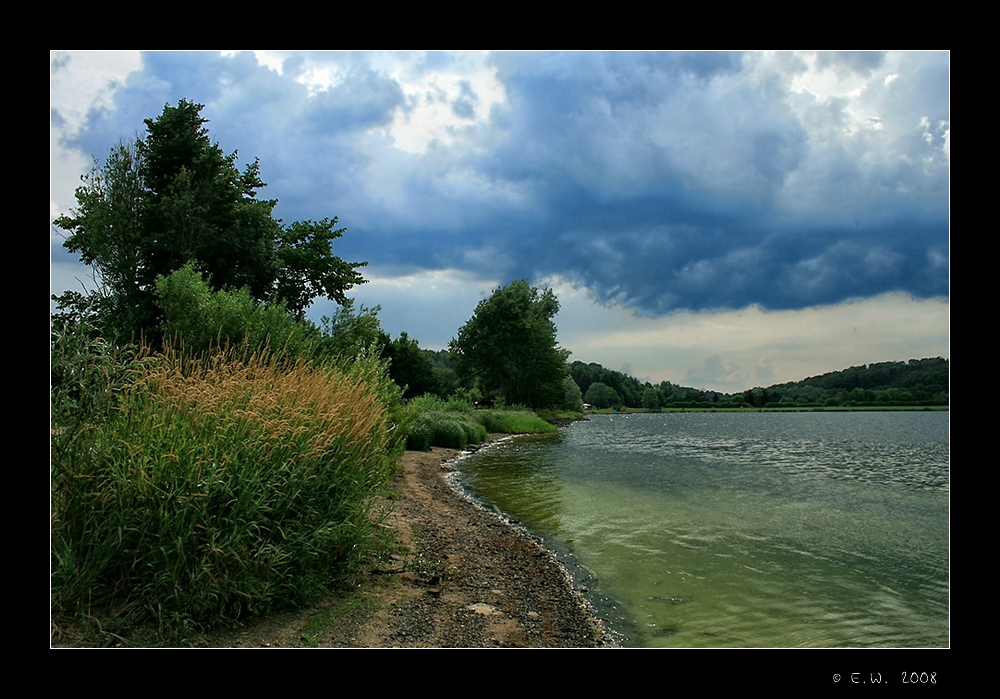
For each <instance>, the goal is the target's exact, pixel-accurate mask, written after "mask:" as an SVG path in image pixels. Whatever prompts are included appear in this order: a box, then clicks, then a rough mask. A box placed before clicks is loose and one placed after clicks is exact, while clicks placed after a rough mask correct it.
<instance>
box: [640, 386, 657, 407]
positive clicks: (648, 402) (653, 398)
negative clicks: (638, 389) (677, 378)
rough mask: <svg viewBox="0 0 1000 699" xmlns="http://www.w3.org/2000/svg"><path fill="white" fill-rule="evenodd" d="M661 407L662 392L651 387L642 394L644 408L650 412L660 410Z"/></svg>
mask: <svg viewBox="0 0 1000 699" xmlns="http://www.w3.org/2000/svg"><path fill="white" fill-rule="evenodd" d="M660 405H661V403H660V392H659V391H657V390H656V389H655V388H653V387H652V386H650V387H649V388H647V389H646V390H645V391H643V392H642V407H644V408H648V409H649V410H659V409H660Z"/></svg>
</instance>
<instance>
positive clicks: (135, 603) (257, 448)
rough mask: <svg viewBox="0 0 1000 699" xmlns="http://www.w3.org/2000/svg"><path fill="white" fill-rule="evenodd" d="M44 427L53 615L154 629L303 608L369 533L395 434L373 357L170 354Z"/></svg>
mask: <svg viewBox="0 0 1000 699" xmlns="http://www.w3.org/2000/svg"><path fill="white" fill-rule="evenodd" d="M132 374H133V376H132V378H131V380H130V382H129V384H128V385H127V386H126V387H125V388H124V389H123V390H122V391H121V395H120V396H119V397H118V398H117V400H116V402H115V403H114V407H113V408H112V409H110V410H108V411H107V412H106V414H103V415H100V416H97V417H94V418H93V419H92V420H91V421H90V422H88V424H85V425H75V426H74V425H62V426H57V427H56V429H54V430H53V434H52V444H51V469H52V471H51V511H52V528H51V550H52V562H51V566H52V576H51V585H52V613H53V618H54V620H56V623H58V621H59V620H60V619H68V620H72V619H76V620H80V619H93V620H97V623H99V624H100V626H101V627H102V629H104V631H105V633H107V632H108V630H109V629H114V628H122V629H125V628H131V627H134V626H136V625H140V624H142V625H152V626H154V627H155V628H156V629H158V631H159V632H160V633H161V634H162V635H163V636H164V637H171V636H172V637H183V636H184V635H185V634H187V633H190V632H192V631H196V630H200V629H203V628H209V627H211V626H213V625H215V624H219V623H223V622H232V621H235V620H237V619H242V618H244V617H248V616H255V615H260V614H264V613H268V612H271V611H274V610H276V609H281V608H288V607H294V606H297V605H300V604H302V603H305V602H308V601H310V600H313V599H315V598H316V597H317V596H318V595H319V594H321V593H322V592H323V591H324V590H325V589H326V588H327V586H328V584H329V583H330V581H331V580H332V579H334V578H335V577H337V576H338V575H339V574H342V573H343V572H344V571H347V570H349V569H351V567H352V566H353V565H355V564H356V563H357V562H358V561H359V560H360V558H361V557H362V556H364V555H365V553H366V552H367V551H368V550H369V549H370V547H371V545H372V544H373V543H374V542H375V532H376V527H375V526H374V524H375V518H374V517H373V512H372V504H373V503H374V502H375V498H376V496H378V495H379V494H381V493H383V492H384V491H385V489H386V488H387V487H388V485H389V483H390V481H391V477H392V474H393V471H394V467H395V456H396V455H397V454H398V453H399V450H400V448H401V447H402V444H401V441H402V436H403V435H401V434H400V433H399V430H397V429H395V427H396V424H395V422H394V419H393V416H392V415H390V413H389V409H388V402H387V401H386V400H385V396H384V395H383V394H384V392H385V391H386V390H388V386H387V381H388V380H387V378H386V377H385V375H384V371H383V367H382V365H381V364H379V363H378V362H374V361H371V362H368V361H358V362H354V363H352V364H351V365H350V366H349V367H332V366H326V367H324V366H315V365H312V364H308V363H305V362H297V363H292V364H287V363H284V364H283V363H280V362H277V361H273V360H270V359H268V358H267V357H266V356H263V355H258V356H255V357H252V358H251V359H250V360H249V361H238V360H236V359H234V358H233V357H232V356H228V355H225V354H219V355H216V356H213V357H211V358H209V359H205V360H192V359H184V358H182V357H180V356H179V355H175V354H167V355H159V356H146V357H142V358H140V359H139V361H136V362H135V363H134V364H133V368H132Z"/></svg>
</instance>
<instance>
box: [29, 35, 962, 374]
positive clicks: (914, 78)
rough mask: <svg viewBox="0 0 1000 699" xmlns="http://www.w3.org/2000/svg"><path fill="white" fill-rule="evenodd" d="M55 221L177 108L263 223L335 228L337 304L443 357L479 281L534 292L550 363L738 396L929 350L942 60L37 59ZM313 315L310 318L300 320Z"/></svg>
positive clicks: (942, 301) (127, 55)
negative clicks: (259, 210) (231, 173)
mask: <svg viewBox="0 0 1000 699" xmlns="http://www.w3.org/2000/svg"><path fill="white" fill-rule="evenodd" d="M49 63H50V92H49V98H50V211H49V237H50V291H51V293H56V294H58V293H61V292H62V291H65V290H67V289H74V290H77V291H82V290H84V289H92V288H94V286H95V282H94V280H93V278H92V276H93V275H92V272H91V270H89V269H88V268H86V267H84V266H83V265H82V264H81V263H80V262H79V259H78V258H77V257H76V256H74V255H72V254H70V253H69V252H68V251H66V250H65V249H64V248H63V247H62V241H63V237H62V236H63V235H64V234H63V233H62V232H60V231H59V230H58V229H56V228H55V227H54V226H52V224H51V222H52V220H53V219H54V218H55V217H57V216H58V215H60V214H64V213H69V212H70V211H71V210H72V209H73V208H74V207H75V204H76V202H75V199H74V190H75V188H76V187H77V186H78V185H79V184H80V176H81V175H82V174H84V173H86V172H87V171H89V169H90V168H91V167H92V166H93V163H94V161H95V158H96V159H98V160H101V159H103V158H104V157H105V156H106V155H107V153H108V151H109V150H110V148H111V147H112V146H113V145H114V144H115V143H117V142H118V141H119V140H123V139H124V140H131V139H133V138H135V137H136V136H142V135H143V134H144V129H145V127H144V125H143V119H146V118H155V117H157V116H159V114H160V113H161V112H162V111H163V108H164V106H165V105H167V104H171V105H175V104H176V103H177V102H178V101H179V100H180V99H187V100H189V101H192V102H196V103H198V104H203V105H205V108H204V110H203V111H202V116H203V117H205V118H207V119H208V120H209V122H208V123H207V124H206V127H207V128H208V130H209V133H210V135H211V138H212V139H213V140H214V141H216V142H218V144H219V145H220V147H221V148H222V149H223V150H224V151H225V152H226V153H232V152H234V151H235V152H237V153H238V162H239V164H240V166H241V168H242V167H244V166H245V165H247V164H249V163H251V162H253V160H254V159H259V160H260V174H261V178H262V179H263V181H264V182H266V183H267V185H268V186H267V187H266V188H265V189H264V190H263V191H262V192H261V195H260V196H262V197H266V198H269V199H278V200H279V202H280V203H279V204H278V206H277V208H276V210H275V216H277V217H278V218H281V219H282V220H283V221H284V222H285V223H291V222H293V221H299V220H319V219H323V218H332V217H333V216H337V217H339V223H340V225H341V226H343V227H345V228H346V229H347V230H346V233H345V234H344V237H343V238H341V239H339V240H337V241H336V242H335V244H334V252H335V253H336V254H337V255H339V256H340V257H342V258H343V259H345V260H347V261H349V262H361V261H365V262H367V263H368V266H367V267H365V268H363V270H362V273H363V275H364V277H365V278H366V279H367V280H368V283H366V284H364V285H361V286H358V287H355V288H354V290H352V292H351V293H350V294H349V295H350V296H351V297H352V298H354V299H355V301H356V303H357V304H358V305H363V306H365V307H369V308H371V307H375V306H379V307H381V310H380V311H379V314H378V317H379V319H380V321H381V324H382V327H383V329H384V330H385V331H386V332H388V333H389V334H390V335H391V336H393V337H397V336H398V335H399V334H400V333H401V332H406V333H407V334H408V335H409V336H410V337H411V338H412V339H416V340H417V341H418V342H419V343H420V346H421V347H424V348H427V349H435V350H437V349H443V348H445V347H447V345H448V342H449V341H450V340H451V339H452V338H454V337H455V336H456V335H457V333H458V329H459V328H460V327H461V326H462V325H463V324H464V323H465V322H466V321H467V320H469V318H471V317H472V315H473V313H474V311H475V307H476V305H477V304H478V303H479V302H480V301H481V300H483V299H485V298H488V297H489V295H490V294H491V293H492V291H493V290H494V289H496V288H497V287H498V286H500V285H503V284H506V283H508V282H510V281H512V280H515V279H527V280H528V281H529V282H530V283H532V284H534V285H537V286H540V287H548V288H551V289H553V291H554V292H555V293H556V295H557V297H558V298H559V301H560V312H559V314H558V315H557V316H556V317H555V319H554V320H555V323H556V326H557V328H558V338H559V343H560V345H561V346H562V347H563V348H565V349H567V350H569V351H570V352H571V353H572V354H571V357H570V360H571V361H573V360H579V361H583V362H597V363H599V364H602V365H603V366H605V367H607V368H609V369H614V370H616V371H624V372H627V373H629V374H631V375H633V376H635V377H636V378H639V379H640V380H643V381H651V382H653V383H658V382H660V381H670V382H671V383H675V384H680V385H682V386H693V387H696V388H701V389H710V390H716V391H722V392H725V393H735V392H740V391H743V390H746V389H748V388H753V387H757V386H769V385H772V384H775V383H781V382H785V381H798V380H801V379H804V378H806V377H808V376H815V375H818V374H822V373H825V372H828V371H838V370H840V369H844V368H847V367H850V366H856V365H860V364H867V363H872V362H880V361H899V360H907V359H918V358H924V357H937V356H942V357H949V326H950V312H949V282H950V260H949V248H950V206H949V183H950V93H949V78H950V54H949V52H947V51H904V52H893V51H879V52H815V51H757V52H720V51H695V52H673V51H652V52H638V51H626V52H597V51H574V52H541V51H530V52H508V51H503V52H487V51H481V52H478V51H477V52H470V51H463V52H449V51H396V52H393V51H380V52H353V51H319V52H315V51H182V52H167V51H148V52H146V51H143V52H139V51H50V54H49ZM334 310H335V307H334V306H333V304H332V302H329V301H326V300H322V299H321V300H319V301H317V302H316V303H315V304H314V305H313V307H312V308H311V309H310V312H309V317H310V318H311V319H313V320H314V321H316V322H319V321H320V319H321V318H322V317H323V316H328V315H332V313H333V311H334Z"/></svg>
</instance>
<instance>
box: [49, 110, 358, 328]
mask: <svg viewBox="0 0 1000 699" xmlns="http://www.w3.org/2000/svg"><path fill="white" fill-rule="evenodd" d="M203 108H204V105H200V104H195V103H193V102H189V101H187V100H180V102H178V104H177V105H176V106H170V105H166V106H165V107H164V110H163V113H162V114H161V115H160V116H159V117H157V118H156V119H146V120H145V126H146V135H145V138H137V139H136V140H135V141H134V142H133V143H125V142H121V143H119V144H118V145H117V146H116V147H114V148H112V149H111V152H110V153H109V155H108V157H107V158H106V159H105V160H104V162H103V163H101V162H95V165H94V167H93V169H92V170H91V172H90V173H89V174H87V175H85V176H84V177H83V178H82V180H83V184H82V185H81V186H80V187H79V188H78V189H77V191H76V201H77V207H76V208H75V209H74V210H73V211H72V212H71V213H70V214H69V215H63V216H60V217H59V218H57V219H56V220H55V222H54V223H55V225H56V226H58V227H59V228H62V229H64V230H65V231H67V233H68V235H67V237H66V240H65V242H64V243H63V244H64V246H65V247H66V248H67V249H68V250H70V251H71V252H77V253H79V254H80V256H81V259H82V260H83V262H85V263H86V264H89V265H91V266H92V267H93V268H94V270H95V272H96V276H97V279H98V281H99V282H100V284H101V288H100V290H99V292H98V293H99V295H100V296H101V297H102V299H103V301H104V306H103V310H104V311H105V313H104V315H105V316H106V317H107V319H109V320H112V321H114V322H115V323H116V324H117V325H118V328H117V329H118V330H120V331H122V332H123V333H126V334H127V333H130V332H131V333H136V332H140V331H141V332H146V333H150V332H152V331H153V330H154V328H156V327H157V326H158V325H159V323H160V322H161V321H162V315H161V314H160V313H159V311H158V309H157V306H156V303H155V294H156V283H157V279H158V278H161V277H166V276H169V275H170V274H171V273H172V272H174V271H176V270H178V269H180V268H181V267H183V266H184V265H185V264H191V266H192V269H194V270H195V271H197V272H198V273H200V274H202V275H203V276H204V278H205V280H206V281H207V282H208V283H209V284H210V286H211V288H212V289H214V290H223V289H228V290H237V289H246V290H247V292H248V293H249V294H250V297H251V298H252V299H254V300H255V301H256V302H265V301H267V302H273V303H276V304H283V305H284V306H285V308H286V309H287V310H288V312H290V313H291V315H292V316H293V317H295V318H299V319H301V318H302V317H303V315H304V313H305V310H306V309H307V308H308V307H309V305H310V304H311V303H312V302H313V300H314V299H315V298H316V297H317V296H321V295H322V296H326V297H328V298H330V299H331V300H333V301H335V302H337V303H339V304H343V303H344V302H345V301H346V296H345V294H346V292H347V291H348V290H349V289H350V288H352V287H353V286H354V285H356V284H362V283H364V281H365V280H364V278H363V277H362V276H361V274H360V273H359V272H358V268H360V267H363V266H364V265H365V264H367V263H364V262H354V263H350V262H345V261H344V260H342V259H340V258H339V257H337V256H335V255H334V254H333V250H332V243H333V241H334V240H335V239H337V238H339V237H341V236H342V235H343V233H344V230H345V229H343V228H337V218H336V217H333V218H323V219H321V220H319V221H305V222H295V223H293V224H291V225H290V226H284V225H283V224H282V222H281V221H280V220H279V219H275V218H274V217H273V211H274V207H275V206H276V205H277V203H278V202H277V200H274V199H271V200H268V199H258V198H257V193H258V190H260V189H261V188H263V187H265V186H266V185H265V184H264V182H263V181H262V180H261V179H260V163H259V161H257V160H254V162H252V163H250V164H249V165H247V166H246V167H245V168H244V169H243V170H242V171H240V169H239V168H238V167H237V163H236V160H237V153H236V152H235V151H234V152H233V153H232V154H230V155H226V154H225V153H224V152H223V150H222V149H221V148H220V147H219V145H218V144H217V143H214V142H213V141H212V140H211V138H210V136H209V133H208V130H207V129H206V128H205V126H204V124H205V123H207V119H205V118H204V117H202V116H201V110H202V109H203Z"/></svg>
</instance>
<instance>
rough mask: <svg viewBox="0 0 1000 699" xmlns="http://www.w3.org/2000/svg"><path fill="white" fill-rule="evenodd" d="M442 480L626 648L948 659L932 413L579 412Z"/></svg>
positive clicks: (945, 515)
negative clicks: (548, 561) (551, 564)
mask: <svg viewBox="0 0 1000 699" xmlns="http://www.w3.org/2000/svg"><path fill="white" fill-rule="evenodd" d="M458 468H459V469H460V473H461V475H460V478H461V482H462V485H463V487H464V488H465V489H466V490H467V491H468V492H469V493H470V494H471V495H473V496H474V497H476V498H477V499H479V500H480V501H482V502H484V503H485V504H487V506H489V507H493V508H494V509H496V510H498V511H500V512H502V513H504V514H505V515H507V516H508V517H510V518H511V519H513V520H516V521H517V522H519V523H520V524H521V525H522V526H524V527H525V528H527V529H528V530H529V531H530V532H532V533H533V534H535V535H536V536H538V537H540V538H541V539H542V540H543V543H544V544H545V545H546V546H547V547H548V548H550V549H552V550H553V551H555V552H556V553H557V554H558V555H559V556H560V558H561V560H563V562H564V564H565V565H566V566H567V568H568V569H569V570H570V571H571V573H572V574H573V575H574V577H576V578H577V579H578V580H579V581H580V583H581V584H582V585H585V586H586V587H587V589H588V590H589V594H590V596H591V600H592V602H593V604H594V606H595V609H597V611H598V613H599V615H600V616H602V617H604V618H607V619H608V621H609V623H610V624H611V626H612V628H613V630H614V631H615V632H616V633H617V634H619V635H620V638H621V640H622V644H623V645H625V646H639V647H685V648H701V647H707V648H734V647H735V648H740V647H743V648H748V647H770V648H880V647H887V648H923V647H947V646H948V645H949V644H950V640H949V414H948V412H944V411H941V412H931V411H927V412H923V411H920V412H902V411H901V412H789V413H767V412H765V413H757V412H746V413H659V414H656V413H652V414H630V415H627V416H625V415H595V416H591V417H590V418H589V419H587V420H584V421H581V422H577V423H573V424H571V425H569V426H568V427H565V428H563V429H562V430H560V431H559V432H558V433H555V434H549V435H536V436H522V437H516V438H514V439H512V440H510V441H508V442H506V443H503V444H502V445H500V446H497V447H493V448H488V449H483V450H481V451H480V452H478V453H476V454H474V455H472V456H470V457H468V458H467V459H464V460H462V461H461V462H459V466H458Z"/></svg>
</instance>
